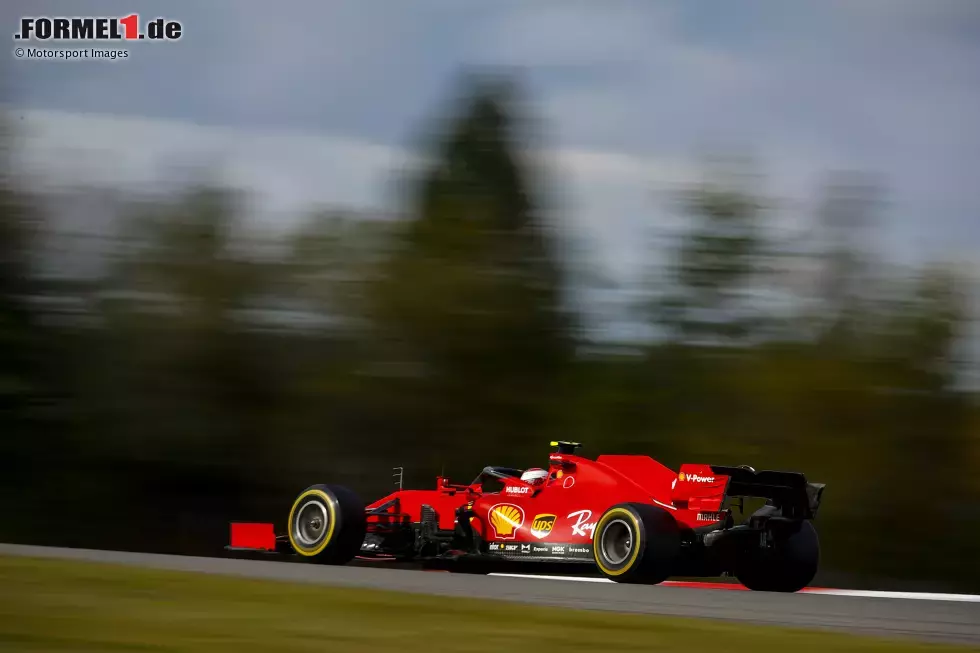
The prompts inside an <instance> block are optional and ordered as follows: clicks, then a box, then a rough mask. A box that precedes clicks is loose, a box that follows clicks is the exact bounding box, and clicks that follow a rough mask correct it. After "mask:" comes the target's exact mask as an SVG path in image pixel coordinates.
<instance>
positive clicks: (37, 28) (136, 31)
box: [14, 14, 184, 42]
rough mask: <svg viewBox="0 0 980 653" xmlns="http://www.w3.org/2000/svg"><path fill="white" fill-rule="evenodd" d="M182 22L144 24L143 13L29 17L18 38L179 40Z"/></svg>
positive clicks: (25, 39) (16, 36) (16, 33)
mask: <svg viewBox="0 0 980 653" xmlns="http://www.w3.org/2000/svg"><path fill="white" fill-rule="evenodd" d="M183 31H184V27H183V25H181V23H180V21H176V20H168V19H166V18H154V19H153V20H150V21H148V22H146V24H145V25H144V24H142V23H141V22H140V17H139V14H130V15H129V16H123V17H121V18H110V17H104V16H82V17H77V16H76V17H62V16H25V17H23V18H21V19H20V29H19V30H18V31H17V32H14V40H15V41H41V42H51V41H90V42H100V41H101V42H111V41H140V40H144V39H148V40H150V41H177V40H179V39H180V37H181V36H182V35H183Z"/></svg>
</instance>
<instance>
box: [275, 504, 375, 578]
mask: <svg viewBox="0 0 980 653" xmlns="http://www.w3.org/2000/svg"><path fill="white" fill-rule="evenodd" d="M365 522H366V520H365V516H364V503H363V502H362V501H361V499H360V498H359V497H358V496H357V494H355V493H354V492H353V491H351V490H349V489H348V488H346V487H343V486H340V485H313V486H311V487H308V488H306V489H305V490H303V491H302V492H301V493H300V494H299V496H297V497H296V500H295V501H293V505H292V508H291V509H290V511H289V521H288V522H287V532H288V534H289V545H290V547H292V549H293V551H294V552H295V553H296V554H297V555H298V556H299V557H300V558H301V559H303V560H306V561H309V562H318V563H323V564H331V565H342V564H346V563H348V562H350V561H351V560H352V559H353V558H354V557H355V556H356V555H357V554H358V552H359V551H360V550H361V544H362V543H363V542H364V533H365V529H366V523H365Z"/></svg>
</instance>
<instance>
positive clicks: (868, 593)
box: [489, 573, 980, 603]
mask: <svg viewBox="0 0 980 653" xmlns="http://www.w3.org/2000/svg"><path fill="white" fill-rule="evenodd" d="M489 575H490V576H504V577H508V578H537V579H541V580H567V581H575V582H579V583H613V582H615V581H613V580H610V579H608V578H591V577H587V576H545V575H540V574H537V575H536V574H503V573H492V574H489ZM663 584H664V585H666V586H668V587H669V586H670V585H671V583H670V581H667V582H665V583H663ZM684 587H690V585H689V584H687V583H685V584H684ZM802 593H804V594H827V595H830V596H857V597H864V598H872V599H904V600H909V601H959V602H965V603H980V595H977V594H940V593H935V592H882V591H877V590H839V589H832V588H823V587H813V588H810V587H808V588H806V589H805V590H803V592H802Z"/></svg>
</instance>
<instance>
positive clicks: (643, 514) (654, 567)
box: [592, 503, 680, 585]
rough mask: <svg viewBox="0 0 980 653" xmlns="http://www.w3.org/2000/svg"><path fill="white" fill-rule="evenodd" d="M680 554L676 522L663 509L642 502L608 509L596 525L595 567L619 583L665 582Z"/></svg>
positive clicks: (654, 583) (594, 543)
mask: <svg viewBox="0 0 980 653" xmlns="http://www.w3.org/2000/svg"><path fill="white" fill-rule="evenodd" d="M679 551H680V529H679V527H678V525H677V521H676V520H675V519H674V518H673V517H672V516H671V515H670V513H668V512H667V511H666V510H664V509H663V508H659V507H657V506H651V505H648V504H642V503H624V504H619V505H616V506H613V507H611V508H609V509H608V510H607V511H606V512H604V513H603V514H602V517H600V518H599V521H598V522H597V523H596V527H595V531H594V535H593V538H592V555H593V558H594V559H595V563H596V567H598V569H599V572H600V573H601V574H602V575H603V576H605V577H606V578H609V579H612V580H614V581H616V582H618V583H643V584H648V585H656V584H657V583H661V582H663V581H665V580H666V579H667V578H668V577H669V576H670V575H671V572H672V570H673V567H674V564H675V561H676V559H677V555H678V553H679Z"/></svg>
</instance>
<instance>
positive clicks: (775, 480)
mask: <svg viewBox="0 0 980 653" xmlns="http://www.w3.org/2000/svg"><path fill="white" fill-rule="evenodd" d="M710 467H711V470H712V471H713V472H714V473H715V474H720V475H723V476H727V477H729V481H728V490H727V492H726V494H727V495H728V496H730V497H760V498H763V499H768V500H769V501H770V502H771V504H772V505H773V506H775V507H777V508H779V509H780V510H781V511H782V514H783V516H784V517H789V518H792V519H814V518H815V517H816V516H817V510H818V509H819V508H820V502H821V500H822V498H823V490H824V487H825V484H824V483H810V482H808V481H807V480H806V476H804V475H803V474H801V473H799V472H781V471H772V470H761V471H755V470H753V469H750V468H747V467H728V466H725V465H711V466H710Z"/></svg>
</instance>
